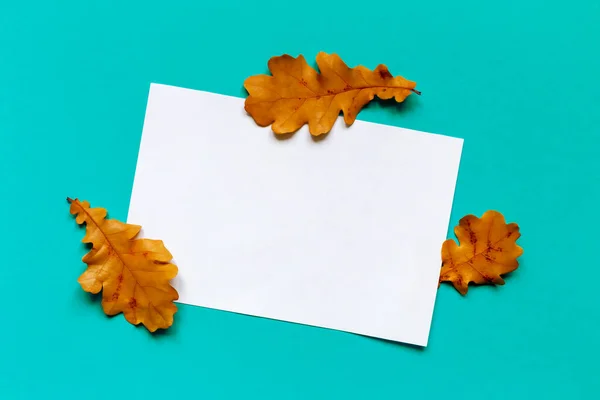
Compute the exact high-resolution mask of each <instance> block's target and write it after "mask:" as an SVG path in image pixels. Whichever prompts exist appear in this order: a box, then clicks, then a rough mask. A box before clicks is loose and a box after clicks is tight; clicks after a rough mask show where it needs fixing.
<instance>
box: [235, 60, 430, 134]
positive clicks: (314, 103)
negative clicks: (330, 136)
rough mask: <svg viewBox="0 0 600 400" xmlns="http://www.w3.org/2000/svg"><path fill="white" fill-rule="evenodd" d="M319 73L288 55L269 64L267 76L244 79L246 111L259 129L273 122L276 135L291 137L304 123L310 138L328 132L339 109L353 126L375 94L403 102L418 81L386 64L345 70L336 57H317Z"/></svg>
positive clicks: (385, 98)
mask: <svg viewBox="0 0 600 400" xmlns="http://www.w3.org/2000/svg"><path fill="white" fill-rule="evenodd" d="M317 65H318V67H319V70H320V71H321V73H320V74H319V73H318V72H317V71H315V70H314V69H313V68H312V67H311V66H309V65H308V64H307V63H306V60H305V59H304V57H303V56H301V55H300V56H298V58H294V57H292V56H289V55H287V54H286V55H283V56H280V57H273V58H271V59H270V60H269V71H271V74H272V76H270V75H255V76H251V77H250V78H248V79H246V81H245V82H244V87H245V88H246V90H247V91H248V93H249V96H248V98H247V99H246V103H245V109H246V111H247V112H248V113H249V114H250V115H251V116H252V118H254V121H255V122H256V123H257V124H258V125H260V126H268V125H270V124H273V126H272V129H273V132H275V133H277V134H284V133H292V132H295V131H297V130H298V129H300V127H302V126H303V125H304V124H305V123H308V127H309V131H310V133H311V134H312V135H314V136H318V135H321V134H324V133H327V132H329V131H330V130H331V128H332V127H333V124H334V123H335V121H336V119H337V117H338V116H339V114H340V111H342V112H343V114H344V121H345V122H346V124H347V125H352V123H353V122H354V121H355V120H356V116H357V115H358V113H359V111H360V110H361V109H362V108H363V107H364V105H365V104H367V103H368V102H370V101H371V100H373V98H374V97H375V96H377V97H379V98H380V99H383V100H387V99H391V98H394V99H395V100H396V101H397V102H399V103H400V102H402V101H404V99H406V97H407V96H408V95H410V94H411V93H417V94H421V93H420V92H419V91H417V90H415V86H416V83H415V82H411V81H409V80H406V79H404V78H402V77H400V76H397V77H394V76H392V74H391V73H390V71H389V70H388V69H387V67H386V66H385V65H379V66H378V67H377V68H375V70H373V71H371V70H370V69H368V68H365V67H363V66H357V67H355V68H349V67H348V66H347V65H346V64H345V63H344V62H343V61H342V59H341V58H340V57H339V56H338V55H336V54H326V53H322V52H321V53H319V54H318V55H317Z"/></svg>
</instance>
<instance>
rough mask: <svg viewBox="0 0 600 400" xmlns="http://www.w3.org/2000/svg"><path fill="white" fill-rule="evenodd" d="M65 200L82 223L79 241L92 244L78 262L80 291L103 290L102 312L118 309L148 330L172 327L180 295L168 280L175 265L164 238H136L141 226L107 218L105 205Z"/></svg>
mask: <svg viewBox="0 0 600 400" xmlns="http://www.w3.org/2000/svg"><path fill="white" fill-rule="evenodd" d="M67 200H68V201H69V203H71V210H70V211H71V214H73V215H75V216H76V221H77V223H78V224H79V225H81V224H84V223H85V225H86V232H85V237H84V238H83V240H82V242H84V243H91V244H92V249H91V250H90V251H89V253H87V254H86V255H85V256H84V257H83V260H82V261H83V262H85V263H86V264H87V265H88V267H87V269H86V270H85V272H84V273H83V274H82V275H81V276H80V277H79V280H78V281H79V283H80V284H81V287H82V288H83V290H85V291H86V292H90V293H98V292H100V290H102V308H103V310H104V312H105V313H106V314H107V315H115V314H118V313H120V312H122V313H123V314H124V315H125V319H126V320H127V321H129V322H130V323H132V324H134V325H138V324H140V323H141V324H144V326H145V327H146V328H147V329H148V330H149V331H150V332H154V331H156V330H157V329H166V328H168V327H169V326H171V325H172V324H173V314H175V312H176V311H177V306H176V305H175V304H174V303H173V301H175V300H177V299H178V298H179V295H178V294H177V291H176V290H175V289H174V288H173V287H172V286H171V284H170V283H169V281H170V280H171V279H173V278H174V277H175V276H176V275H177V267H176V266H175V265H174V264H172V263H170V261H171V259H172V258H173V257H172V256H171V253H169V251H168V250H167V249H166V248H165V246H164V245H163V242H162V241H160V240H151V239H135V237H136V236H137V234H138V233H139V232H140V229H141V226H139V225H131V224H125V223H123V222H119V221H117V220H114V219H106V215H107V212H106V210H105V209H104V208H90V203H88V202H87V201H79V200H77V199H75V200H73V199H67Z"/></svg>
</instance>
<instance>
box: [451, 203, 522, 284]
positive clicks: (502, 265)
mask: <svg viewBox="0 0 600 400" xmlns="http://www.w3.org/2000/svg"><path fill="white" fill-rule="evenodd" d="M454 233H455V235H456V237H457V238H458V240H459V242H460V245H457V244H456V242H455V241H454V240H452V239H448V240H446V241H445V242H444V244H443V245H442V270H441V273H440V283H441V282H444V281H446V282H452V284H453V285H454V288H455V289H456V290H458V291H459V292H460V293H461V294H463V295H464V294H466V293H467V290H469V283H470V282H473V283H475V284H496V285H503V284H504V280H503V279H502V277H501V275H504V274H507V273H509V272H512V271H514V270H515V269H517V267H518V266H519V262H518V261H517V257H519V256H520V255H521V254H523V249H522V248H521V247H520V246H519V245H517V243H516V241H517V239H518V238H519V237H520V236H521V234H520V233H519V226H518V225H517V224H515V223H511V224H506V222H505V220H504V216H503V215H502V214H500V213H499V212H497V211H487V212H486V213H484V214H483V216H482V217H481V218H477V217H476V216H474V215H467V216H466V217H463V218H462V219H461V220H460V222H459V223H458V226H456V228H454Z"/></svg>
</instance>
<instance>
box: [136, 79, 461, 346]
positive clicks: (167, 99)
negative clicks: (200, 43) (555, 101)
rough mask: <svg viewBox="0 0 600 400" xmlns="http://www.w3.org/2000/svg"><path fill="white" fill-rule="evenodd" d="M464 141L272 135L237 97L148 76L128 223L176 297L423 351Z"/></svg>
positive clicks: (368, 128) (369, 129) (367, 130)
mask: <svg viewBox="0 0 600 400" xmlns="http://www.w3.org/2000/svg"><path fill="white" fill-rule="evenodd" d="M462 144H463V141H462V139H457V138H451V137H447V136H441V135H435V134H429V133H424V132H418V131H413V130H408V129H402V128H397V127H392V126H386V125H379V124H374V123H369V122H363V121H356V122H355V123H354V124H353V125H352V126H351V127H349V128H348V127H346V126H345V124H344V122H343V119H342V118H339V119H338V122H337V124H336V126H335V127H334V129H333V130H332V132H331V133H330V134H329V135H328V137H327V138H325V139H324V140H321V141H314V140H313V139H312V138H311V137H310V134H309V133H308V130H307V128H306V127H304V128H302V129H301V130H300V131H298V132H297V133H296V134H295V135H294V136H293V137H292V138H290V139H286V140H281V139H278V138H276V137H275V135H274V134H273V133H272V132H271V130H270V128H261V127H258V126H257V125H256V124H255V123H254V121H253V120H252V118H251V117H250V116H248V115H247V114H246V112H245V111H244V99H242V98H236V97H229V96H223V95H219V94H213V93H207V92H201V91H196V90H190V89H183V88H177V87H172V86H165V85H158V84H152V85H151V88H150V96H149V100H148V106H147V110H146V118H145V122H144V129H143V135H142V140H141V145H140V152H139V158H138V161H137V169H136V173H135V180H134V185H133V193H132V196H131V204H130V208H129V215H128V222H130V223H135V224H140V225H142V226H143V235H144V236H145V237H149V238H156V239H162V240H163V241H164V242H165V245H166V246H167V248H168V249H169V250H170V251H171V253H172V254H173V255H174V262H175V263H176V264H177V265H178V267H179V275H178V277H177V278H176V279H175V280H174V286H175V288H176V289H177V290H178V291H179V294H180V300H179V301H180V302H182V303H186V304H193V305H197V306H203V307H209V308H215V309H220V310H226V311H233V312H237V313H242V314H249V315H255V316H260V317H266V318H272V319H278V320H284V321H290V322H296V323H301V324H307V325H313V326H319V327H324V328H331V329H337V330H341V331H347V332H353V333H358V334H362V335H367V336H373V337H378V338H383V339H388V340H393V341H400V342H406V343H412V344H416V345H420V346H426V345H427V339H428V335H429V328H430V324H431V317H432V313H433V307H434V302H435V296H436V291H437V284H438V276H439V271H440V248H441V245H442V242H443V241H444V240H445V239H446V234H447V231H448V223H449V219H450V210H451V208H452V199H453V196H454V188H455V185H456V178H457V174H458V167H459V161H460V156H461V150H462ZM181 322H182V321H180V323H181Z"/></svg>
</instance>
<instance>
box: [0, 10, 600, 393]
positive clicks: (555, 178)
mask: <svg viewBox="0 0 600 400" xmlns="http://www.w3.org/2000/svg"><path fill="white" fill-rule="evenodd" d="M123 3H126V4H123ZM202 3H203V2H202V1H191V0H190V1H176V0H170V1H129V2H123V1H106V0H103V1H61V2H57V1H33V2H25V1H23V2H16V1H15V2H8V1H3V2H2V3H1V5H0V194H1V196H0V206H1V209H2V218H1V219H0V243H1V249H2V252H1V258H0V268H1V274H0V296H1V298H2V309H1V310H0V313H1V314H0V315H1V321H2V322H1V323H0V324H1V330H0V397H2V398H3V399H18V398H25V399H34V398H43V397H42V396H47V397H50V398H60V399H68V398H77V399H78V398H83V399H109V398H110V399H121V398H123V399H133V398H161V397H162V398H167V397H168V398H195V399H253V398H256V399H426V398H427V399H428V398H438V399H439V398H460V399H476V398H498V399H500V398H510V399H554V398H584V399H591V398H597V396H600V382H599V379H598V370H599V367H598V358H599V357H600V346H599V344H598V336H599V335H598V329H599V327H600V318H599V317H600V312H599V308H598V306H599V301H598V295H597V287H598V283H597V281H598V277H597V276H598V273H597V272H598V255H597V254H598V253H597V248H598V226H599V223H600V217H599V216H598V208H599V206H600V189H599V184H600V161H599V158H598V150H599V149H600V139H599V127H600V111H599V106H600V90H599V83H600V79H599V72H600V52H599V47H598V46H599V43H600V24H599V23H598V22H599V19H600V3H599V2H598V1H594V0H590V1H582V0H572V1H568V2H564V1H561V2H549V1H542V0H529V1H524V0H519V1H513V0H509V1H503V2H482V1H475V0H459V1H452V2H448V1H441V0H435V1H434V0H431V1H411V2H407V1H378V2H373V1H364V2H363V1H361V2H359V1H347V2H345V3H342V2H340V3H335V2H333V1H330V2H321V1H313V0H310V1H303V2H290V3H288V2H284V1H259V2H242V1H232V0H219V1H215V2H210V3H205V4H202ZM320 50H323V51H327V52H337V53H338V54H340V55H341V56H342V57H343V58H344V59H345V60H346V61H347V63H348V64H349V65H351V66H354V65H356V64H359V63H360V64H363V65H365V66H368V67H370V68H374V67H375V66H376V65H377V64H378V63H385V64H386V65H387V66H388V67H389V68H390V70H391V71H392V73H393V74H401V75H403V76H405V77H406V78H409V79H412V80H415V81H417V82H418V88H419V89H420V90H422V91H423V95H422V96H421V97H417V96H411V97H410V99H409V100H408V101H407V102H406V103H405V104H403V105H401V106H395V105H387V104H385V105H382V104H381V103H373V104H371V105H370V106H368V107H367V109H365V110H364V111H363V112H362V113H361V114H360V116H359V118H360V119H363V120H369V121H376V122H380V123H387V124H392V125H398V126H404V127H408V128H414V129H419V130H424V131H431V132H437V133H443V134H447V135H451V136H457V137H463V138H465V146H464V151H463V157H462V163H461V170H460V174H459V178H458V184H457V188H456V197H455V203H454V207H453V212H452V221H451V226H454V225H455V224H456V223H457V222H458V220H459V219H460V217H462V216H463V215H465V214H470V213H473V214H476V215H481V214H482V213H483V212H484V211H485V210H487V209H497V210H499V211H501V212H502V213H504V214H505V216H506V217H507V219H508V220H509V221H514V222H517V223H519V225H520V226H521V231H522V234H523V236H522V238H521V239H520V240H519V243H520V244H521V245H522V246H523V248H524V249H525V254H524V255H523V257H522V259H521V268H520V269H518V270H517V271H516V272H515V273H513V274H511V275H510V276H509V277H508V279H507V284H506V285H505V286H502V287H498V288H494V287H475V288H473V287H472V288H471V289H470V291H469V293H468V295H467V296H466V297H464V298H463V297H461V296H460V295H459V294H458V293H457V292H456V291H454V289H452V288H451V287H450V286H446V285H444V286H442V288H441V289H440V290H439V295H438V298H437V303H436V309H435V314H434V318H433V325H432V330H431V335H430V341H429V347H427V348H426V349H420V348H415V347H411V346H406V345H401V344H395V343H391V342H386V341H381V340H375V339H371V338H366V337H361V336H357V335H352V334H347V333H343V332H336V331H330V330H325V329H319V328H312V327H306V326H300V325H295V324H288V323H283V322H276V321H270V320H266V319H260V318H253V317H247V316H241V315H235V314H231V313H226V312H219V311H214V310H207V309H203V308H198V307H191V306H181V307H180V311H179V313H178V314H176V322H175V325H174V326H173V327H172V329H170V330H169V331H167V332H166V333H163V334H160V335H154V336H153V335H150V334H149V333H148V332H147V331H146V330H145V329H143V328H136V327H133V326H131V325H129V324H128V323H126V322H125V320H124V319H123V317H122V316H118V317H115V318H107V317H105V316H104V314H103V313H102V311H101V307H100V304H99V301H98V300H97V299H95V298H94V297H92V296H90V295H88V294H87V293H84V292H83V291H82V290H81V288H80V287H79V285H78V284H77V277H78V276H79V274H80V273H81V272H82V271H83V269H84V265H83V264H82V262H81V257H82V256H83V255H84V253H85V251H86V250H85V247H84V246H83V245H82V244H81V243H80V240H81V238H82V237H83V232H82V231H81V230H80V229H78V228H77V227H76V225H75V221H74V220H73V219H72V218H71V216H70V215H69V212H68V205H67V203H66V201H65V197H66V196H72V197H79V198H83V199H89V200H90V201H91V202H92V204H93V205H97V206H103V207H106V208H107V209H108V210H109V211H110V213H111V216H112V217H114V218H118V219H125V218H126V216H127V208H128V204H129V196H130V192H131V187H132V182H133V176H134V169H135V164H136V156H137V151H138V145H139V139H140V135H141V132H142V122H143V118H144V112H145V106H146V99H147V93H148V88H149V84H150V82H159V83H166V84H171V85H178V86H184V87H189V88H194V89H201V90H208V91H214V92H219V93H223V94H229V95H237V96H244V95H245V94H244V92H243V89H242V83H243V81H244V79H245V78H246V77H248V76H250V75H253V74H257V73H263V72H265V71H266V64H267V60H268V59H269V57H271V56H274V55H280V54H283V53H289V54H292V55H297V54H300V53H302V54H304V55H305V56H306V57H307V59H309V60H314V57H315V55H316V53H317V52H318V51H320ZM225 122H226V121H224V123H225ZM365 151H368V149H365ZM162 212H168V210H162ZM451 232H452V231H451V228H450V229H449V233H448V235H449V237H450V236H451V235H452V233H451ZM167 245H168V244H167Z"/></svg>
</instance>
